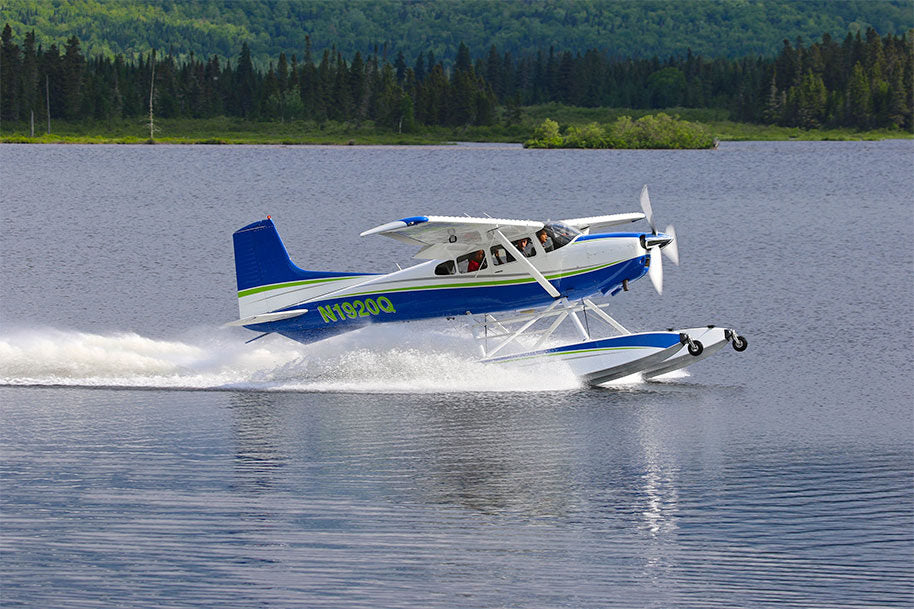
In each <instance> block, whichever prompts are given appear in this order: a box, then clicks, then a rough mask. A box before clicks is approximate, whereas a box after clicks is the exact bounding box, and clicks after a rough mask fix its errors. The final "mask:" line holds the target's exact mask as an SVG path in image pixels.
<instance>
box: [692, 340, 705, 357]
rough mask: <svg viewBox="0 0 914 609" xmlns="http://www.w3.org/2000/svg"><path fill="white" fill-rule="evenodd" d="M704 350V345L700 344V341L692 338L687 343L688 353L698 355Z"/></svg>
mask: <svg viewBox="0 0 914 609" xmlns="http://www.w3.org/2000/svg"><path fill="white" fill-rule="evenodd" d="M704 350H705V346H704V345H702V344H701V341H697V340H693V341H692V342H690V343H689V353H691V354H692V355H694V356H696V357H698V356H699V355H701V352H702V351H704Z"/></svg>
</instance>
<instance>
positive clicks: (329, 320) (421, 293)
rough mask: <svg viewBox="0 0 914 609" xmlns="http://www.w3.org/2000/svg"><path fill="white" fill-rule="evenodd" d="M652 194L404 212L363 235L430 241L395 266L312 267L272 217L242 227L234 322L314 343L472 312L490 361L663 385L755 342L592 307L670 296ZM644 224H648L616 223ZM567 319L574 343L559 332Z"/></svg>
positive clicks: (665, 237) (590, 379) (668, 234)
mask: <svg viewBox="0 0 914 609" xmlns="http://www.w3.org/2000/svg"><path fill="white" fill-rule="evenodd" d="M640 203H641V209H642V211H641V212H631V213H620V214H611V215H603V216H591V217H586V218H571V219H566V220H561V221H557V222H552V221H547V222H540V221H535V220H510V219H500V218H490V217H459V216H458V217H452V216H411V217H407V218H401V219H399V220H395V221H393V222H388V223H386V224H382V225H380V226H377V227H375V228H371V229H369V230H366V231H364V232H363V233H361V236H363V237H367V236H372V235H382V236H385V237H389V238H391V239H394V240H396V241H399V242H401V243H405V244H408V245H410V246H415V247H418V248H420V249H419V251H418V252H417V253H416V254H415V256H414V257H415V258H417V259H420V260H423V262H420V263H419V264H416V265H414V266H411V267H409V268H402V269H398V270H397V271H394V272H391V273H346V272H336V271H333V272H324V271H312V270H304V269H302V268H300V267H298V266H297V265H296V264H295V263H293V262H292V260H291V258H290V257H289V254H288V252H287V251H286V248H285V246H284V245H283V242H282V240H281V239H280V237H279V233H278V232H277V230H276V226H275V224H274V223H273V220H272V218H271V217H270V216H267V218H266V219H263V220H259V221H257V222H254V223H252V224H249V225H247V226H245V227H243V228H241V229H239V230H237V231H236V232H235V233H234V235H233V241H234V254H235V273H236V279H237V287H238V308H239V319H238V320H236V321H232V322H229V323H228V324H227V325H230V326H243V327H244V328H247V329H248V330H253V331H255V332H258V333H259V335H258V336H256V337H254V338H252V339H251V340H250V341H248V342H251V341H254V340H257V339H259V338H262V337H264V336H267V335H269V334H278V335H281V336H284V337H287V338H290V339H293V340H296V341H299V342H301V343H311V342H314V341H319V340H323V339H326V338H329V337H331V336H334V335H338V334H341V333H344V332H349V331H353V330H358V329H360V328H364V327H365V326H367V325H370V324H377V323H394V322H409V321H414V320H421V319H429V318H435V317H442V318H449V319H454V318H460V317H463V318H466V319H468V320H469V321H470V325H471V327H472V329H473V334H474V337H475V338H476V339H477V341H478V343H479V347H480V352H481V361H483V362H486V363H489V364H491V365H493V366H531V365H537V364H542V363H546V362H555V361H560V362H563V363H564V364H565V365H567V366H569V367H570V368H571V370H572V371H573V372H574V373H575V374H577V375H578V376H579V377H581V378H582V379H583V380H584V382H586V383H588V384H592V385H600V384H603V383H606V382H609V381H613V380H616V379H619V378H622V377H626V376H629V375H633V374H636V373H640V374H641V375H642V377H643V378H644V379H646V380H651V379H654V378H656V377H658V376H660V375H663V374H666V373H669V372H672V371H674V370H678V369H681V368H684V367H685V366H688V365H690V364H692V363H694V362H696V361H699V360H701V359H704V358H706V357H708V356H709V355H711V354H712V353H715V352H716V351H718V350H720V349H721V348H723V347H724V346H725V345H727V344H728V343H729V344H730V345H731V346H732V347H733V348H734V349H735V350H736V351H743V350H745V349H746V347H747V346H748V341H747V340H746V339H745V338H744V337H743V336H740V335H739V334H738V333H737V332H736V331H735V330H734V329H732V328H727V327H718V326H714V325H708V326H701V327H694V328H685V329H679V330H674V329H668V330H666V331H653V332H631V331H629V330H628V329H627V328H625V327H624V326H623V325H622V324H621V323H619V322H618V321H617V320H616V319H615V318H613V317H612V316H610V315H609V313H608V312H607V310H606V309H607V308H608V306H609V305H608V304H606V303H604V304H597V303H595V302H594V300H593V299H594V298H595V297H597V295H603V296H606V295H607V294H608V295H612V296H615V295H617V294H619V293H620V292H625V291H628V290H629V289H630V285H631V284H632V283H633V282H634V281H636V280H638V279H640V278H642V277H644V276H645V275H647V276H648V278H649V279H650V281H651V283H652V284H653V286H654V288H655V289H656V291H657V292H658V294H662V292H663V265H662V256H661V254H663V255H666V256H668V257H669V258H670V259H671V261H672V262H673V263H674V264H677V265H678V264H679V255H678V248H677V244H676V235H675V229H674V228H673V227H672V226H670V227H667V228H666V229H665V231H664V232H658V231H657V229H656V226H655V224H654V217H653V210H652V208H651V202H650V195H649V194H648V189H647V186H644V188H643V189H642V190H641V196H640ZM641 220H646V221H647V223H648V226H649V227H650V232H607V229H613V227H618V226H621V225H626V224H630V223H632V222H638V221H641ZM568 326H571V328H573V332H574V339H573V342H567V340H565V341H562V340H560V339H558V337H559V336H560V335H561V333H557V330H558V329H559V328H560V327H568ZM566 334H567V333H566ZM603 334H606V335H605V336H602V335H603ZM556 343H560V344H556Z"/></svg>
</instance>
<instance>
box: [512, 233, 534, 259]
mask: <svg viewBox="0 0 914 609" xmlns="http://www.w3.org/2000/svg"><path fill="white" fill-rule="evenodd" d="M514 247H516V248H517V251H519V252H520V253H521V254H523V255H524V257H525V258H529V257H530V256H533V255H534V254H535V253H536V251H535V250H534V249H533V244H532V243H530V239H528V238H527V237H522V238H521V239H518V240H517V241H515V242H514Z"/></svg>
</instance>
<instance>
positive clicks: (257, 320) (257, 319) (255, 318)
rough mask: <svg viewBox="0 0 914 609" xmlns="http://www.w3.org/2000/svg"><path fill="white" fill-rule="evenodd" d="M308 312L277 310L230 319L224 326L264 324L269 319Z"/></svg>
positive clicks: (286, 317)
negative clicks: (275, 311)
mask: <svg viewBox="0 0 914 609" xmlns="http://www.w3.org/2000/svg"><path fill="white" fill-rule="evenodd" d="M307 312H308V309H295V310H294V311H279V312H277V313H261V314H260V315H251V316H250V317H245V318H244V319H238V320H236V321H230V322H228V323H227V324H225V325H226V326H253V325H254V324H265V323H267V322H270V321H279V320H281V319H289V318H290V317H298V316H299V315H304V314H305V313H307Z"/></svg>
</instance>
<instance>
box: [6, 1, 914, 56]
mask: <svg viewBox="0 0 914 609" xmlns="http://www.w3.org/2000/svg"><path fill="white" fill-rule="evenodd" d="M2 23H9V24H10V26H11V27H12V29H13V32H14V34H15V35H16V37H17V38H20V39H21V37H22V36H24V35H25V33H26V32H30V31H34V32H35V35H36V42H37V44H40V45H42V46H43V47H44V48H48V47H49V46H50V45H51V44H56V45H57V46H58V47H59V48H63V47H64V46H65V45H66V41H67V39H69V38H70V37H71V36H76V37H78V38H79V40H80V42H81V43H82V49H83V52H84V53H85V54H86V55H88V56H96V55H104V56H107V57H111V58H113V57H114V56H116V55H123V56H124V57H125V58H126V59H128V60H135V59H138V58H139V57H140V56H146V55H148V54H149V52H150V51H151V50H152V49H158V50H159V51H160V52H165V53H171V54H172V55H173V56H174V57H175V58H176V59H178V60H181V61H183V60H185V59H187V58H188V57H189V55H190V54H191V53H193V54H194V55H195V56H196V57H204V58H205V57H211V56H213V55H217V56H219V58H220V59H222V60H225V59H229V58H231V59H233V60H234V59H235V58H236V57H237V56H238V52H239V48H240V46H241V43H242V42H246V43H247V44H248V48H249V50H250V53H251V58H252V61H253V63H254V65H255V66H257V67H258V68H260V69H266V67H267V65H268V63H269V61H271V60H272V61H273V62H274V64H275V62H276V58H277V57H279V54H280V53H285V54H286V56H287V57H291V55H292V54H293V53H295V54H297V55H298V56H299V58H301V55H302V51H303V50H304V47H305V38H306V37H308V36H310V38H311V42H312V44H313V45H314V46H313V48H312V51H313V52H314V53H315V54H316V55H317V56H318V57H320V55H321V54H322V53H323V51H324V49H330V48H331V47H334V48H335V49H336V50H338V51H340V52H341V53H342V54H343V56H344V57H347V58H350V59H351V58H352V57H353V56H354V55H355V52H356V51H361V52H362V53H363V54H365V53H366V52H367V51H368V50H370V49H372V48H374V47H375V46H378V47H379V49H380V50H381V54H382V56H384V55H385V53H386V55H387V56H390V57H394V56H395V55H396V54H397V53H398V52H402V53H403V54H404V56H406V57H409V58H415V57H416V55H418V54H419V53H428V52H429V51H431V52H432V53H434V55H435V57H436V58H437V59H438V60H439V61H441V62H442V63H443V64H444V66H445V67H447V68H449V67H451V66H452V64H453V62H454V60H455V59H456V55H457V50H458V48H459V46H460V43H461V42H462V43H463V44H465V45H466V46H467V47H468V48H469V50H470V53H471V54H472V55H473V56H474V57H479V56H484V55H485V54H486V53H487V52H488V50H489V47H491V46H492V45H493V44H494V45H495V46H496V47H497V48H498V49H499V51H501V52H502V53H505V52H507V53H511V55H512V56H514V57H520V56H522V55H533V54H535V53H536V52H537V50H539V49H540V48H546V49H548V48H549V47H550V46H552V47H554V48H556V49H561V50H563V51H564V50H568V51H570V52H571V53H572V54H575V53H577V52H579V51H580V52H581V53H584V52H586V51H587V50H588V49H596V50H597V51H598V52H601V53H606V54H607V55H608V56H610V57H633V58H650V57H653V56H655V55H656V56H658V57H669V56H684V55H685V54H686V52H687V51H688V50H689V49H691V50H692V52H693V53H695V54H696V55H701V56H702V57H705V58H715V59H716V58H729V59H736V58H741V57H750V56H761V57H770V56H772V55H775V54H777V53H778V51H779V49H780V46H781V41H782V40H783V39H785V38H786V39H788V40H791V41H793V40H796V39H797V37H801V38H803V39H804V40H808V41H810V40H814V39H816V38H819V37H820V36H821V35H822V34H823V33H829V34H831V35H832V36H835V37H843V36H844V34H845V33H847V32H852V33H856V32H858V31H859V32H865V31H866V30H867V28H870V27H871V28H873V29H874V30H876V31H877V32H880V33H881V34H883V35H885V34H895V35H900V34H903V33H904V32H906V31H908V30H909V29H911V28H914V11H912V9H911V2H910V0H803V1H802V2H798V1H797V0H688V1H687V2H684V1H682V0H512V1H505V0H347V1H345V2H341V1H333V0H283V1H279V2H277V1H276V0H194V1H193V2H187V1H186V0H155V1H154V2H150V1H149V0H104V1H102V2H100V1H98V0H41V1H40V2H36V1H35V0H3V2H0V24H2Z"/></svg>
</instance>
